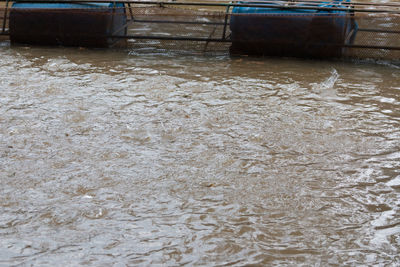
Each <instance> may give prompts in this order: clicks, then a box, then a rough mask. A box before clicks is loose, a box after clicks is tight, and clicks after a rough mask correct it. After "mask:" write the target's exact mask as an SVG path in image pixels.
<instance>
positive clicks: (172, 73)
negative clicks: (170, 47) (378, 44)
mask: <svg viewBox="0 0 400 267" xmlns="http://www.w3.org/2000/svg"><path fill="white" fill-rule="evenodd" d="M0 49H1V50H0V53H1V55H2V61H1V63H0V73H1V75H2V77H3V78H2V79H1V80H0V89H1V90H0V125H1V126H0V136H1V138H0V151H1V152H0V163H1V164H0V165H1V168H0V176H1V177H2V179H0V183H1V194H0V206H1V214H2V215H1V216H0V235H1V238H0V263H2V264H6V265H15V264H34V265H45V264H60V263H65V264H71V265H78V264H79V265H89V264H90V265H109V264H114V263H118V264H121V265H123V264H126V265H149V264H165V265H183V264H190V265H240V266H241V265H245V264H259V265H266V264H269V265H270V264H274V265H299V264H304V265H315V264H320V265H329V264H331V265H364V264H389V265H391V264H394V265H395V264H397V263H398V262H399V257H398V255H397V254H398V250H399V227H398V217H399V200H398V199H399V191H398V190H399V182H398V180H399V172H398V169H399V163H400V160H399V157H400V154H399V153H398V151H399V140H400V136H399V131H398V129H399V124H400V114H399V110H400V109H399V103H400V101H399V96H398V95H399V94H398V92H399V90H400V87H399V85H398V69H397V68H395V67H391V66H382V65H369V64H356V63H340V62H318V61H304V60H300V61H296V60H288V59H246V58H239V59H235V58H232V59H231V58H229V57H227V56H224V55H221V56H219V57H216V58H214V57H206V56H170V55H167V54H166V55H162V56H160V55H147V56H143V55H141V56H135V55H132V54H129V52H127V51H108V50H107V51H105V50H79V49H63V48H54V49H44V48H24V47H19V48H9V47H2V48H0Z"/></svg>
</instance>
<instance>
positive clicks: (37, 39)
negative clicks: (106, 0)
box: [9, 8, 126, 47]
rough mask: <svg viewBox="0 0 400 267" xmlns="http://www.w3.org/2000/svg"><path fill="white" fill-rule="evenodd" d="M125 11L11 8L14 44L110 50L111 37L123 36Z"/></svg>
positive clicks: (11, 33) (11, 28)
mask: <svg viewBox="0 0 400 267" xmlns="http://www.w3.org/2000/svg"><path fill="white" fill-rule="evenodd" d="M124 12H125V10H124V9H109V8H104V9H103V8H95V9H88V8H86V9H66V8H64V9H50V8H34V9H33V8H32V9H29V8H12V9H11V12H10V19H9V24H10V26H9V28H10V40H11V42H12V43H22V44H33V45H63V46H85V47H108V46H110V45H112V44H113V42H114V41H115V40H114V39H112V38H110V36H111V35H115V34H124V33H125V28H124V25H125V24H126V23H125V22H126V18H125V14H124Z"/></svg>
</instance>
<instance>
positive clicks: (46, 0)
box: [14, 0, 400, 14]
mask: <svg viewBox="0 0 400 267" xmlns="http://www.w3.org/2000/svg"><path fill="white" fill-rule="evenodd" d="M35 1H37V0H16V1H14V2H19V3H24V2H29V3H32V2H35ZM37 2H40V3H54V2H57V3H92V2H96V3H110V2H112V3H129V4H140V5H158V6H164V7H165V6H203V7H228V6H229V7H258V8H272V9H277V10H292V9H301V10H319V11H345V12H347V11H350V10H351V11H354V12H367V13H391V14H400V10H395V11H394V10H386V9H360V8H351V9H350V8H349V7H347V8H339V7H320V6H296V5H295V4H293V5H290V4H288V5H279V6H277V5H275V4H269V2H268V3H266V4H263V2H260V3H261V4H254V3H211V2H164V1H129V0H115V1H110V0H39V1H37ZM288 3H291V2H288ZM293 3H296V2H293Z"/></svg>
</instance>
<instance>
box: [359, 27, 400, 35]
mask: <svg viewBox="0 0 400 267" xmlns="http://www.w3.org/2000/svg"><path fill="white" fill-rule="evenodd" d="M358 31H360V32H378V33H394V34H400V31H389V30H382V29H363V28H360V29H358Z"/></svg>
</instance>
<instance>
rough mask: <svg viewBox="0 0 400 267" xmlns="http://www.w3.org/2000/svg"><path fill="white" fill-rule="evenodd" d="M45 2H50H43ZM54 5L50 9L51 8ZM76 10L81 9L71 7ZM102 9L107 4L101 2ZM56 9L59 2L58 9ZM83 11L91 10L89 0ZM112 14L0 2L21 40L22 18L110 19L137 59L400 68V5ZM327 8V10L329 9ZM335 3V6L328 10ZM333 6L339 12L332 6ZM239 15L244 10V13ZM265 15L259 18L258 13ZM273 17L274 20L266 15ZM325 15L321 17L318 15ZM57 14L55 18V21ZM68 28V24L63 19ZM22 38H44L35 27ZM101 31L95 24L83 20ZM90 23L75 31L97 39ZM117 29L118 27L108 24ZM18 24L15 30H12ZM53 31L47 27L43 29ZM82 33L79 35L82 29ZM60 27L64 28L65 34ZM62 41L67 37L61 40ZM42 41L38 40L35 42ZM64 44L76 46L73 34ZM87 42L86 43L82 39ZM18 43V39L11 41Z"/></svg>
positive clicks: (117, 39)
mask: <svg viewBox="0 0 400 267" xmlns="http://www.w3.org/2000/svg"><path fill="white" fill-rule="evenodd" d="M41 2H43V1H41ZM45 2H46V1H45ZM67 2H68V3H75V2H74V1H67ZM94 2H102V0H100V1H94ZM53 3H54V2H53ZM79 3H85V4H91V1H89V0H84V1H79ZM115 3H121V4H122V5H121V6H117V5H115V6H114V7H112V8H111V11H110V8H109V7H108V8H104V7H97V8H95V9H93V8H89V7H87V6H85V7H82V8H76V7H74V8H72V9H66V8H57V9H51V8H48V7H47V8H32V7H31V8H18V7H16V6H15V5H12V4H11V2H0V14H1V15H0V16H1V17H0V25H1V26H2V29H0V32H1V33H2V34H3V35H10V33H11V34H12V32H13V31H14V32H20V31H21V27H20V29H12V25H13V23H10V22H9V21H10V17H11V20H12V18H13V16H15V14H19V17H20V18H21V17H22V18H23V17H30V16H33V17H34V14H41V17H43V14H47V15H49V17H48V19H47V20H44V22H43V23H45V22H46V21H47V23H49V24H54V23H60V19H57V16H59V17H63V16H69V17H71V14H72V13H73V15H76V16H78V18H79V17H88V16H89V15H90V16H101V15H104V14H108V15H110V14H111V15H110V16H111V21H116V20H118V19H119V17H123V18H124V19H123V20H121V21H123V23H122V22H121V23H122V24H120V26H119V27H117V28H113V29H112V30H111V31H104V32H103V33H102V34H104V35H107V36H106V37H107V38H111V39H112V40H113V42H112V43H113V45H114V46H115V45H118V46H121V45H122V46H127V47H129V48H130V49H131V51H133V52H137V53H146V52H149V53H158V52H168V51H173V52H177V53H185V52H187V53H228V52H230V53H231V54H242V55H243V54H244V55H246V54H249V55H252V54H256V55H261V56H301V57H318V58H325V57H326V58H332V57H334V58H357V59H385V60H396V61H398V60H400V4H397V3H382V4H373V3H354V2H352V3H350V2H319V1H301V2H296V1H294V2H293V1H252V2H229V3H225V2H211V1H209V2H201V3H198V2H189V1H186V2H175V1H173V2H143V1H117V2H115ZM321 3H323V4H322V5H321ZM327 3H329V5H328V4H327ZM332 3H333V4H332ZM235 8H244V11H243V10H242V11H241V12H237V10H236V11H235ZM257 8H258V10H261V11H262V12H260V13H254V12H253V11H254V9H257ZM265 10H267V12H265ZM318 12H321V13H318ZM50 14H51V15H50ZM61 20H62V19H61ZM29 23H30V24H29V26H30V27H29V29H27V28H25V29H23V31H22V32H20V34H22V35H30V36H31V37H30V38H33V39H35V38H40V34H42V33H43V29H42V30H40V31H39V30H35V27H33V26H32V23H33V22H32V20H31V21H30V22H29ZM82 23H89V24H91V23H92V24H93V21H85V20H82ZM82 23H78V24H77V25H76V26H73V25H72V26H71V25H70V27H72V28H69V29H68V30H69V31H72V32H73V33H79V34H78V35H79V36H81V37H82V36H85V38H90V37H91V35H94V34H97V35H98V34H100V33H99V32H96V30H94V29H96V27H97V25H95V24H93V25H90V27H89V28H87V29H88V30H85V31H83V32H82V31H81V30H80V29H79V27H80V28H82V27H83V24H82ZM108 23H110V22H108ZM10 24H11V25H10ZM43 27H46V25H40V28H43ZM74 27H78V28H74ZM59 28H60V26H58V29H59ZM57 34H61V35H62V34H64V35H66V34H65V33H62V32H58V33H57ZM35 36H36V37H35ZM63 38H67V39H68V38H76V36H75V37H74V36H73V34H71V33H69V35H68V36H64V37H63ZM82 38H83V37H82ZM11 39H12V38H11Z"/></svg>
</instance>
